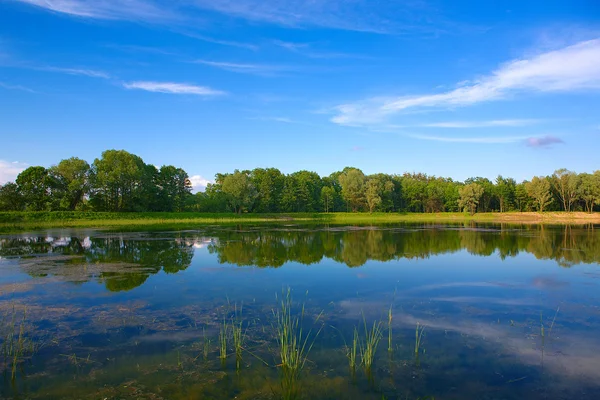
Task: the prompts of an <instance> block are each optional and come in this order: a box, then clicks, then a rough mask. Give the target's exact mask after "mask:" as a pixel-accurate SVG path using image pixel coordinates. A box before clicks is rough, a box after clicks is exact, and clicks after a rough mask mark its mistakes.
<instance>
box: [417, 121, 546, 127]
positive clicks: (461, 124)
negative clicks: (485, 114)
mask: <svg viewBox="0 0 600 400" xmlns="http://www.w3.org/2000/svg"><path fill="white" fill-rule="evenodd" d="M542 122H544V120H540V119H498V120H491V121H447V122H433V123H428V124H421V125H417V126H418V127H423V128H488V127H490V128H491V127H522V126H531V125H535V124H539V123H542Z"/></svg>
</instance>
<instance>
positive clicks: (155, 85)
mask: <svg viewBox="0 0 600 400" xmlns="http://www.w3.org/2000/svg"><path fill="white" fill-rule="evenodd" d="M123 87H124V88H126V89H139V90H146V91H148V92H157V93H170V94H193V95H198V96H218V95H223V94H225V92H222V91H220V90H215V89H211V88H209V87H206V86H196V85H192V84H189V83H174V82H151V81H136V82H129V83H123Z"/></svg>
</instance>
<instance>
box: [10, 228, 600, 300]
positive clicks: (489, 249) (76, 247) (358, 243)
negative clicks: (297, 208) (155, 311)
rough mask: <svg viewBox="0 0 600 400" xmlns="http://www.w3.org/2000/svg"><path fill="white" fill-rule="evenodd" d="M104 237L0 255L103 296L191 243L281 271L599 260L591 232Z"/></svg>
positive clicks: (164, 267)
mask: <svg viewBox="0 0 600 400" xmlns="http://www.w3.org/2000/svg"><path fill="white" fill-rule="evenodd" d="M172 235H173V234H171V236H167V237H162V238H161V237H156V236H152V235H144V234H130V235H121V234H103V235H101V236H96V237H93V236H92V237H78V236H76V235H74V236H68V237H52V236H31V237H26V236H23V237H6V238H1V239H0V257H12V258H16V259H18V260H19V265H20V267H21V268H22V269H23V270H24V271H25V272H26V273H28V274H29V275H31V276H36V277H42V276H48V275H50V276H54V277H56V278H58V279H60V280H63V281H68V282H87V281H90V280H97V281H99V282H102V283H103V284H104V285H105V286H106V288H107V289H108V290H111V291H124V290H131V289H133V288H136V287H138V286H140V285H142V284H143V283H144V282H145V281H146V280H147V279H148V277H149V276H151V275H153V274H156V273H158V272H160V271H163V272H165V273H168V274H173V273H177V272H179V271H182V270H185V269H186V268H188V267H189V266H190V264H191V262H192V258H193V255H194V244H195V243H199V242H200V241H202V242H204V241H205V237H206V236H209V237H210V238H211V241H210V244H209V245H208V251H209V252H210V253H212V254H214V255H215V256H216V259H217V261H218V262H219V263H222V264H233V265H238V266H257V267H281V266H282V265H284V264H285V263H288V262H295V263H300V264H304V265H311V264H317V263H320V262H321V261H322V260H323V259H330V260H334V261H336V262H339V263H342V264H345V265H347V266H348V267H360V266H362V265H364V264H365V263H367V262H368V261H370V260H374V261H381V262H386V261H390V260H398V259H423V258H427V257H430V256H434V255H439V254H446V253H453V252H458V251H466V252H468V253H470V254H472V255H479V256H494V255H496V256H498V257H500V258H501V259H505V258H507V257H515V256H517V255H519V254H520V253H522V252H525V253H530V254H532V255H534V256H535V257H536V258H537V259H540V260H554V261H556V262H557V263H558V264H559V265H560V266H563V267H570V266H572V265H576V264H580V263H587V264H590V263H598V262H600V231H598V229H596V228H595V227H593V226H590V227H570V226H563V227H548V226H522V227H519V226H514V225H511V226H500V227H497V226H496V227H494V228H492V229H479V228H476V227H473V226H471V225H466V226H454V227H450V226H430V227H427V226H421V227H416V228H410V227H405V228H394V229H391V228H369V227H362V228H357V227H353V228H319V229H310V230H309V229H299V228H296V229H288V230H286V229H281V228H279V229H276V228H273V229H260V230H249V231H248V230H247V231H242V230H234V229H224V228H221V229H219V230H216V231H213V232H210V233H204V236H202V237H200V236H198V234H197V233H189V232H188V233H186V232H179V233H176V235H177V236H176V237H173V236H172Z"/></svg>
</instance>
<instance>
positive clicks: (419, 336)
mask: <svg viewBox="0 0 600 400" xmlns="http://www.w3.org/2000/svg"><path fill="white" fill-rule="evenodd" d="M424 333H425V326H423V325H420V324H419V322H417V328H416V329H415V357H416V358H419V351H420V350H421V342H422V340H423V334H424Z"/></svg>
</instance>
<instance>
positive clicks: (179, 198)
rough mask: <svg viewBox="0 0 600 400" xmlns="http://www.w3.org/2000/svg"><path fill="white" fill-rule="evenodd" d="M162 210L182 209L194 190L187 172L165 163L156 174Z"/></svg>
mask: <svg viewBox="0 0 600 400" xmlns="http://www.w3.org/2000/svg"><path fill="white" fill-rule="evenodd" d="M156 184H157V192H158V196H159V199H160V207H159V209H160V211H182V210H183V209H184V207H185V204H186V201H187V198H188V196H189V195H190V193H191V191H192V183H191V182H190V179H189V177H188V174H187V172H185V171H184V170H183V169H181V168H177V167H174V166H172V165H163V166H162V167H160V170H159V171H158V173H157V174H156Z"/></svg>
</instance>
